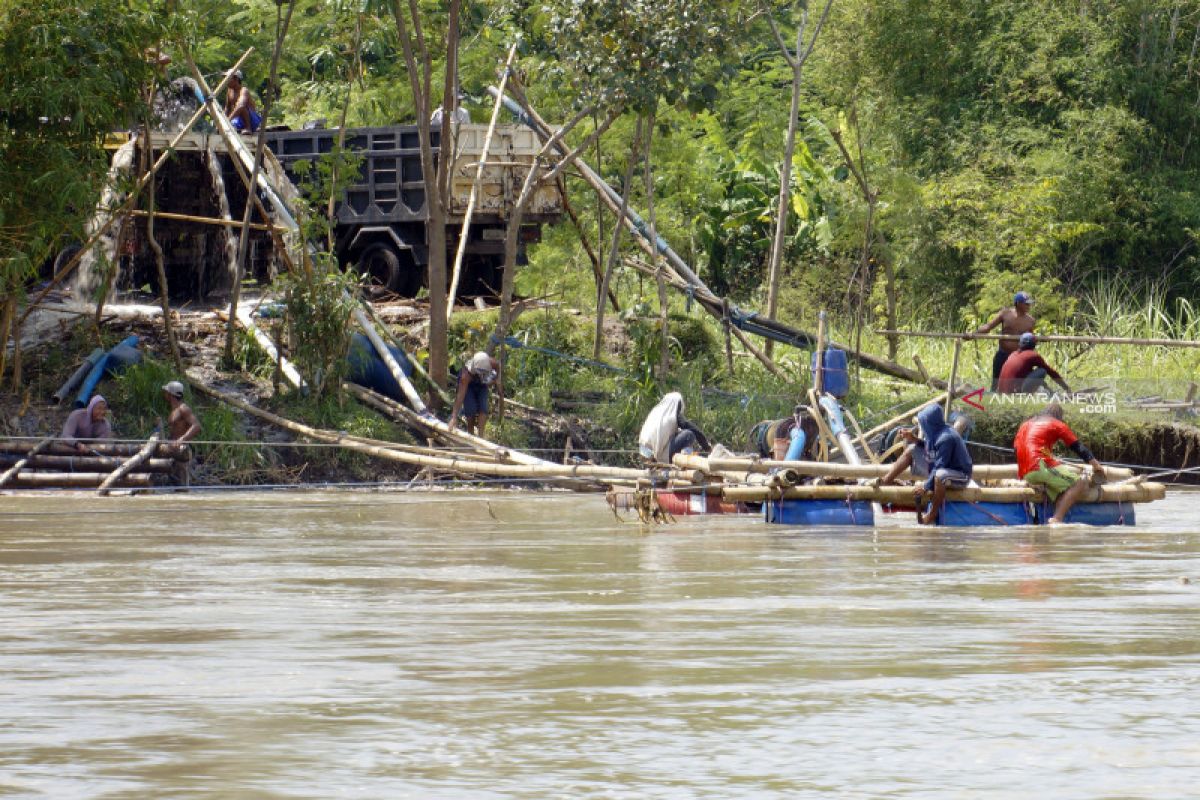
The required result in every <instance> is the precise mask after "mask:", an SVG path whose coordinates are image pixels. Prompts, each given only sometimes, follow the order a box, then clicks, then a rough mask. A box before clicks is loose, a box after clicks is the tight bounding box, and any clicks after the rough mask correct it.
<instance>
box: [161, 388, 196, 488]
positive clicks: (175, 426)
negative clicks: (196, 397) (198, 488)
mask: <svg viewBox="0 0 1200 800" xmlns="http://www.w3.org/2000/svg"><path fill="white" fill-rule="evenodd" d="M162 391H163V396H164V397H166V398H167V405H169V406H170V407H171V413H170V415H169V416H168V417H167V433H168V435H170V437H171V438H170V440H169V444H170V445H171V447H172V449H173V450H174V456H175V464H174V466H173V467H172V468H171V477H173V478H174V479H175V482H176V483H177V484H178V485H179V486H187V485H188V484H189V483H190V482H191V471H190V470H189V469H188V462H189V461H191V460H192V451H191V448H189V447H188V446H187V442H189V441H190V440H192V439H194V438H195V437H196V436H197V434H199V433H200V420H198V419H196V415H195V414H194V413H193V412H192V409H191V408H190V407H189V406H188V404H187V403H185V402H183V384H182V383H180V382H179V381H171V382H170V383H168V384H166V385H164V386H163V387H162Z"/></svg>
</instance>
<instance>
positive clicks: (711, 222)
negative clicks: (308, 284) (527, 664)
mask: <svg viewBox="0 0 1200 800" xmlns="http://www.w3.org/2000/svg"><path fill="white" fill-rule="evenodd" d="M417 5H418V7H419V8H420V10H421V12H422V14H423V18H424V20H425V25H426V29H425V35H426V36H427V37H428V39H429V41H437V40H438V39H437V37H438V36H439V35H440V30H441V27H443V26H444V25H445V14H444V8H443V4H441V3H438V2H435V1H434V0H421V2H419V3H417ZM768 6H769V11H770V13H773V14H774V16H775V18H776V19H779V20H781V21H782V22H783V24H784V26H785V28H786V26H787V25H788V24H791V25H793V26H794V25H795V24H796V23H797V21H798V19H799V14H800V10H801V8H802V7H803V0H797V2H795V3H792V4H788V3H786V2H785V3H780V2H772V3H769V4H762V5H757V4H752V3H732V4H731V3H728V2H720V3H718V2H716V1H715V0H673V1H672V2H670V3H650V2H640V0H638V1H635V0H625V1H623V2H601V1H600V0H572V1H571V2H566V1H565V0H547V1H546V2H536V3H535V2H531V0H488V2H480V1H476V2H468V3H465V4H464V7H463V19H462V26H463V30H462V46H461V52H460V63H461V67H460V83H461V85H462V87H463V89H464V90H465V91H466V93H467V95H468V100H467V106H468V107H469V108H470V109H471V111H472V113H473V114H474V118H475V119H476V120H480V119H483V118H486V116H487V114H488V113H489V111H490V101H489V98H487V97H486V95H485V93H484V92H483V89H484V87H486V86H487V85H489V84H491V83H493V82H494V79H495V71H496V69H497V66H498V65H499V64H500V63H501V62H502V61H503V58H504V54H505V51H506V50H507V47H508V45H509V43H510V42H512V41H515V40H518V39H519V40H520V41H521V42H522V46H521V50H520V56H519V58H518V64H519V67H518V74H519V75H520V77H521V78H522V79H523V84H524V86H525V88H526V91H527V93H528V95H529V97H530V99H531V100H532V102H533V104H534V105H535V107H537V108H539V110H540V111H541V112H542V115H543V116H544V117H546V118H547V119H551V120H555V119H558V120H561V119H566V118H567V117H568V116H569V115H570V113H571V112H572V110H574V109H577V108H579V107H582V106H583V105H585V104H587V103H598V104H599V108H600V109H601V110H600V111H598V112H597V119H599V118H600V117H601V116H602V114H603V110H604V108H605V103H615V102H617V101H618V98H619V100H620V102H622V103H623V104H624V105H625V106H626V107H627V108H628V109H629V110H628V111H627V113H626V117H625V118H624V119H623V120H621V121H620V122H618V123H617V124H616V125H614V126H612V128H611V129H610V130H609V131H608V132H607V133H606V134H605V135H604V137H602V139H601V141H600V143H599V144H598V145H597V146H596V147H595V148H592V149H591V150H589V152H588V153H587V154H586V155H585V160H587V161H588V162H589V163H590V164H591V166H593V167H594V168H596V169H597V170H598V171H599V172H600V173H601V174H602V175H603V176H604V177H605V178H606V179H608V180H609V181H610V182H611V183H613V184H617V183H618V182H619V181H620V176H621V175H622V174H623V172H624V169H625V166H626V162H627V160H628V159H629V157H630V156H629V148H630V142H631V140H632V136H631V132H632V129H633V117H634V114H635V113H646V112H647V111H648V110H650V109H653V111H654V119H655V121H656V129H655V135H654V138H653V152H652V164H653V172H654V191H655V195H656V197H655V208H656V216H657V220H656V224H657V227H658V229H659V231H660V232H661V234H662V235H663V236H664V238H666V239H667V240H668V241H670V242H671V243H672V245H673V246H674V248H675V249H676V250H677V251H679V252H680V254H681V255H682V256H683V257H684V259H685V260H687V261H689V262H690V263H691V264H693V265H694V266H695V267H696V268H697V270H698V271H699V272H700V273H701V275H702V276H703V277H705V279H706V280H709V281H711V283H712V285H713V287H714V288H715V289H717V290H719V291H722V292H728V293H729V294H730V295H731V296H732V297H733V298H734V299H735V300H737V301H738V302H739V303H743V304H745V305H748V306H751V307H757V306H759V305H761V302H762V294H763V289H762V282H763V281H764V280H765V265H766V261H767V258H768V253H769V248H770V236H771V229H772V214H773V213H774V209H773V198H774V196H775V194H776V192H777V187H778V180H779V178H778V175H779V170H778V165H779V160H780V157H781V151H782V144H783V134H784V131H785V130H786V127H787V115H788V93H789V90H790V71H789V70H788V68H787V65H786V64H785V63H784V62H783V59H782V57H781V55H780V53H779V51H778V48H777V46H776V44H775V40H774V38H773V36H772V35H771V33H770V31H769V29H768V27H767V25H766V22H765V14H766V13H767V11H768ZM406 7H407V6H406ZM170 8H172V9H173V10H174V14H173V15H170V18H171V19H172V24H175V25H177V26H178V27H179V28H180V30H182V31H183V34H182V36H183V38H184V39H185V40H186V41H187V42H188V45H189V50H190V51H191V52H192V53H193V54H194V55H195V56H196V58H197V60H198V61H199V63H200V67H201V69H202V71H204V72H206V73H217V72H219V71H220V70H222V69H224V68H225V67H226V66H227V65H228V64H230V63H232V62H233V61H234V60H235V59H236V58H237V57H238V56H239V55H240V54H241V53H242V52H244V51H245V49H246V48H248V47H250V46H254V47H255V48H256V51H255V54H254V55H253V56H252V57H251V58H250V60H249V61H248V62H247V63H246V66H245V72H246V74H247V78H248V80H247V84H248V85H249V86H250V87H251V88H253V89H254V90H255V91H257V92H258V93H260V94H261V93H262V92H263V91H265V90H266V89H267V87H266V85H265V79H266V76H267V66H268V61H269V54H270V52H271V51H272V45H273V35H274V30H275V28H274V20H275V15H276V4H275V3H274V2H273V0H177V2H175V3H173V4H172V5H171V6H170ZM3 9H4V11H3V13H4V16H3V20H2V23H3V33H4V35H3V42H4V45H3V50H2V51H0V53H2V54H0V59H2V60H3V69H4V75H5V78H4V80H3V82H0V87H2V88H0V91H2V92H3V97H0V101H2V102H0V108H3V109H4V111H3V112H2V113H3V114H4V117H3V119H4V122H5V124H4V125H3V126H0V127H2V129H0V136H2V137H3V139H0V156H2V157H3V158H4V159H5V165H6V166H5V168H6V171H7V174H6V176H5V192H4V198H3V202H2V204H0V213H2V214H3V216H2V217H0V232H3V234H4V239H3V242H0V244H2V245H3V246H4V247H5V248H6V249H5V250H4V253H3V254H0V255H2V256H3V257H4V258H6V259H13V258H14V257H15V258H18V259H21V258H25V259H34V258H38V257H40V256H41V255H42V254H43V253H44V252H45V248H44V244H45V242H46V241H47V240H48V239H50V238H53V237H54V236H55V235H56V234H57V233H58V232H59V231H61V230H62V228H63V227H64V226H63V224H62V217H63V214H64V213H65V212H67V211H68V210H70V209H74V210H75V211H76V212H78V210H79V209H84V208H87V207H88V206H87V203H86V202H85V198H84V196H85V194H86V193H87V192H88V191H94V177H95V171H96V158H97V156H96V153H95V151H94V150H89V149H87V148H88V147H91V146H92V145H94V143H95V137H96V135H97V131H98V129H99V128H102V127H105V126H108V127H118V126H119V124H120V121H121V120H122V119H123V118H124V117H125V116H126V115H127V114H128V113H129V111H128V110H127V109H128V108H132V107H133V106H134V105H135V104H136V98H137V92H138V85H139V81H144V80H145V79H147V77H148V74H147V69H148V66H147V64H146V62H145V59H144V58H142V51H143V49H144V48H145V47H149V46H152V45H154V44H156V43H157V37H159V36H160V34H159V33H157V32H155V31H154V29H153V26H152V25H151V24H150V22H149V20H150V19H151V18H153V17H155V15H154V14H152V13H151V12H152V11H159V12H161V11H162V10H163V9H159V8H151V7H150V6H147V5H145V4H144V3H142V2H138V1H137V0H89V2H88V3H78V2H71V0H52V1H51V2H48V3H43V2H38V3H36V4H35V3H33V2H32V1H31V0H5V5H4V6H3ZM35 12H36V13H35ZM392 14H393V7H392V4H391V3H389V2H384V1H383V0H354V1H353V2H351V1H350V0H336V1H334V2H325V1H324V0H322V1H321V2H318V1H317V0H297V4H296V15H295V18H294V20H293V27H292V30H291V32H290V33H289V38H288V41H287V42H286V44H285V47H284V59H283V62H282V65H281V79H280V90H281V97H280V100H279V102H278V103H277V104H276V105H275V109H276V111H275V114H274V116H275V119H273V120H272V122H287V123H289V124H293V125H299V124H300V123H302V122H304V121H306V120H309V119H314V118H324V119H326V120H327V121H328V122H329V124H336V121H337V120H339V119H340V118H341V117H342V114H343V112H344V113H345V118H346V119H347V121H348V123H349V124H351V125H356V124H357V125H361V124H386V123H390V122H397V121H411V120H412V111H411V109H412V102H411V98H409V97H408V96H407V95H408V93H407V86H408V82H407V79H406V76H405V73H404V62H403V59H402V58H401V57H400V54H399V51H398V46H399V45H398V42H397V34H396V28H395V25H394V23H393V21H392ZM160 16H161V15H160ZM101 21H102V23H103V24H102V25H101V24H100V22H101ZM783 34H784V36H785V38H786V37H787V36H788V35H789V32H788V31H787V30H784V31H783ZM1198 43H1200V0H1172V1H1171V2H1166V0H921V1H920V2H918V1H917V0H836V1H835V3H834V5H833V12H832V15H831V17H830V19H829V21H828V23H827V25H826V27H825V28H824V30H823V31H822V33H821V36H820V39H819V40H818V41H817V43H816V46H815V50H814V52H813V55H812V58H811V59H810V61H809V62H808V65H807V66H806V68H805V69H806V77H805V82H804V98H803V103H802V108H801V112H800V114H801V118H802V121H803V124H802V126H801V139H802V141H801V142H800V143H799V145H798V151H797V158H796V169H795V170H794V172H793V175H792V195H793V200H792V203H791V210H790V213H791V214H792V219H791V220H790V222H789V226H788V230H789V232H790V238H789V241H788V243H787V247H786V251H785V255H786V258H785V262H786V263H785V275H784V282H785V286H786V287H787V288H786V294H785V297H784V302H783V304H782V310H781V315H782V316H784V317H785V318H790V319H791V320H792V321H793V322H798V323H801V324H811V323H812V321H813V313H814V311H815V309H816V308H818V307H822V306H824V307H828V308H830V309H831V310H832V311H833V312H834V313H835V314H837V313H841V314H843V315H845V316H846V317H851V316H855V315H856V312H857V307H858V305H859V302H860V298H865V299H866V303H867V308H866V309H865V311H866V321H867V322H868V323H873V322H874V321H875V319H876V315H877V314H878V313H879V311H880V309H881V308H882V306H883V297H884V287H883V285H882V283H883V281H884V275H885V270H884V269H882V267H883V266H884V265H889V266H891V267H892V268H894V271H895V274H896V281H897V287H896V288H897V293H898V296H899V298H900V319H901V320H902V321H907V322H911V323H926V324H929V325H931V326H935V327H947V326H957V327H963V326H965V325H968V324H971V323H973V322H975V321H977V320H978V319H980V318H982V317H984V316H985V315H990V313H991V312H993V311H994V310H995V309H996V308H998V307H999V306H1000V305H1002V304H1003V303H1005V302H1006V300H1007V299H1009V298H1010V296H1011V294H1012V292H1013V291H1014V290H1015V289H1017V288H1024V289H1027V290H1029V291H1032V292H1033V293H1034V294H1035V295H1036V296H1037V298H1038V300H1039V304H1038V308H1039V311H1040V313H1041V314H1042V315H1043V316H1044V317H1046V318H1047V319H1048V320H1049V321H1051V322H1060V323H1063V324H1069V323H1070V322H1071V321H1072V314H1073V313H1074V312H1075V310H1076V308H1075V303H1074V301H1073V300H1072V298H1073V297H1075V296H1077V295H1078V294H1079V293H1080V292H1081V291H1083V290H1085V289H1087V288H1089V287H1094V286H1096V285H1098V284H1103V283H1104V282H1105V281H1110V280H1111V279H1112V278H1113V277H1114V276H1120V278H1121V279H1122V281H1123V285H1125V286H1127V287H1130V291H1131V292H1133V293H1139V292H1142V293H1146V294H1150V293H1154V294H1155V296H1166V297H1168V298H1175V297H1184V298H1189V299H1190V298H1192V297H1193V295H1194V289H1193V287H1194V285H1195V283H1196V280H1197V279H1198V278H1200V261H1198V260H1197V256H1196V236H1195V229H1196V227H1197V219H1200V200H1198V199H1197V197H1196V191H1195V188H1194V185H1195V176H1196V174H1197V166H1200V161H1198V159H1200V144H1197V143H1196V142H1195V139H1196V138H1197V122H1198V121H1200V48H1198ZM179 45H180V43H179V42H175V43H173V44H168V45H167V49H168V50H173V51H174V52H176V53H177V54H180V55H181V54H182V48H181V47H180V46H179ZM443 62H444V54H442V55H438V54H435V55H434V69H435V70H436V69H438V68H439V67H438V65H439V64H441V63H443ZM183 63H184V60H183V59H182V58H177V59H176V64H174V65H172V70H178V71H179V72H183V71H184V67H183V66H182V64H183ZM610 107H611V106H610ZM586 127H587V126H583V129H581V131H580V132H579V134H578V135H577V136H578V138H580V139H581V138H582V137H583V136H585V135H586V133H587V130H586ZM835 136H836V137H840V138H841V140H842V141H843V142H844V143H845V145H846V147H847V151H848V152H849V153H850V154H851V156H852V158H853V159H854V160H855V162H856V165H857V166H858V167H859V168H860V169H861V172H862V174H863V175H864V176H865V178H866V180H867V181H868V182H869V184H870V187H871V188H872V189H874V190H875V191H877V192H878V198H879V203H878V206H877V208H876V218H875V219H874V226H875V233H874V235H873V236H872V241H871V242H870V246H869V248H868V249H869V251H870V256H871V257H870V258H869V259H867V260H864V259H862V258H861V255H862V252H863V236H864V230H865V217H866V202H865V200H864V197H863V193H862V192H861V191H860V187H859V186H857V185H856V184H855V180H854V179H853V178H852V172H851V171H850V170H848V169H847V165H846V163H845V159H844V155H843V152H842V151H841V150H840V149H839V148H838V147H837V146H835ZM32 153H36V154H37V158H36V159H34V158H32V157H31V154H32ZM635 183H636V182H635ZM51 187H53V190H50V189H51ZM568 188H569V190H570V191H571V194H572V200H573V201H574V205H575V207H576V208H577V209H578V211H579V214H580V217H581V222H582V224H583V226H584V229H585V230H586V231H588V235H589V237H590V238H591V240H592V241H593V243H594V244H595V247H596V248H597V249H599V250H601V251H603V249H604V248H605V246H606V242H607V240H608V238H609V234H608V233H606V231H611V224H612V220H611V217H610V216H607V215H605V214H601V213H600V211H599V210H598V204H597V203H596V202H595V201H594V199H593V198H592V197H591V196H590V195H589V190H587V189H586V187H585V186H584V185H583V184H582V183H580V182H576V181H574V180H569V181H568ZM641 193H642V190H641V189H636V190H635V191H634V192H633V195H634V197H633V202H634V205H635V207H640V208H644V207H645V198H644V197H642V196H641ZM626 246H627V247H631V246H630V245H626ZM579 252H580V248H579V244H578V239H577V236H576V235H575V234H574V232H573V231H569V232H568V233H565V234H562V235H550V236H547V237H546V241H545V243H544V244H542V245H541V246H540V247H538V248H535V249H534V251H533V252H532V262H533V263H532V266H531V267H529V268H525V269H524V271H523V274H522V275H521V277H520V279H519V287H520V290H521V291H524V292H526V293H531V294H532V293H537V292H556V293H562V294H565V295H568V296H575V297H579V298H581V299H585V300H586V299H588V298H589V297H590V298H591V302H594V291H595V290H594V288H589V287H590V284H591V281H592V278H591V270H590V268H588V267H587V262H586V260H585V259H582V258H581V257H580V255H579ZM861 264H866V268H867V269H868V270H869V271H870V272H869V274H867V275H862V274H861V273H860V272H858V270H859V269H860V265H861ZM565 266H571V267H575V266H578V267H579V269H573V270H571V271H566V270H564V269H563V268H564V267H565ZM617 286H618V290H619V291H620V292H621V294H622V295H623V296H625V298H626V300H627V304H632V303H636V302H637V301H638V300H640V299H643V298H642V297H641V295H643V294H644V295H645V297H646V298H647V299H648V298H650V296H651V293H652V292H653V285H652V282H647V281H645V280H643V279H642V278H640V277H638V276H637V275H636V274H634V273H632V272H622V273H621V274H619V275H618V284H617ZM581 287H582V288H581Z"/></svg>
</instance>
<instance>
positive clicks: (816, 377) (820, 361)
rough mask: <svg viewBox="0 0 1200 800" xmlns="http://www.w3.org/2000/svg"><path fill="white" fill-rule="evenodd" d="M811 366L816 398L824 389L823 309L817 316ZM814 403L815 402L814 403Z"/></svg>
mask: <svg viewBox="0 0 1200 800" xmlns="http://www.w3.org/2000/svg"><path fill="white" fill-rule="evenodd" d="M815 355H816V358H815V359H814V362H815V363H814V365H813V389H815V390H816V392H817V397H820V396H821V392H822V391H824V389H825V309H821V311H820V312H819V313H818V314H817V350H816V354H815ZM814 402H815V401H814Z"/></svg>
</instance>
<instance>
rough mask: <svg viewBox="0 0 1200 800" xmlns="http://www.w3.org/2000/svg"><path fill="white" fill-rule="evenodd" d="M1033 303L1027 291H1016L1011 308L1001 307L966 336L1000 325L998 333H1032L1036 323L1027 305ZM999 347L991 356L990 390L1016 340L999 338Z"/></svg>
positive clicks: (997, 378)
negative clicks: (989, 318) (984, 322)
mask: <svg viewBox="0 0 1200 800" xmlns="http://www.w3.org/2000/svg"><path fill="white" fill-rule="evenodd" d="M1032 305H1033V298H1032V297H1030V296H1029V293H1028V292H1017V293H1016V294H1015V295H1014V296H1013V305H1012V308H1002V309H1000V311H999V312H998V313H997V314H996V316H994V317H992V319H991V321H989V322H988V323H987V324H986V325H981V326H979V327H978V328H976V329H975V330H973V331H971V332H970V333H969V334H967V338H968V339H970V338H971V337H972V336H977V335H979V334H982V333H988V332H990V331H992V330H993V329H995V327H996V326H997V325H999V326H1000V333H1002V334H1004V335H1006V336H1020V335H1021V334H1022V333H1033V326H1034V325H1036V324H1037V320H1036V319H1035V318H1034V317H1032V316H1030V314H1029V307H1030V306H1032ZM998 344H999V347H998V348H997V349H996V355H994V356H992V391H993V392H994V391H996V388H997V386H998V385H999V382H1000V370H1001V368H1003V367H1004V362H1005V361H1007V360H1008V357H1009V356H1010V355H1012V354H1013V353H1015V352H1016V351H1017V342H1016V341H1015V340H1013V339H1001V340H1000V341H999V342H998Z"/></svg>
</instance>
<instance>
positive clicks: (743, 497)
mask: <svg viewBox="0 0 1200 800" xmlns="http://www.w3.org/2000/svg"><path fill="white" fill-rule="evenodd" d="M1166 493H1167V487H1166V486H1165V485H1164V484H1161V483H1139V484H1120V485H1116V484H1114V485H1112V486H1093V487H1091V488H1089V489H1088V490H1087V491H1086V492H1085V493H1084V495H1083V497H1082V498H1081V499H1080V500H1079V502H1080V503H1149V502H1152V501H1154V500H1162V499H1163V498H1164V497H1166ZM721 496H722V497H724V498H725V499H726V500H728V501H731V502H743V503H745V502H756V501H758V502H762V501H766V500H852V501H853V500H860V501H868V502H873V503H890V504H893V505H912V503H913V501H914V497H913V490H912V487H911V486H863V485H856V484H851V485H845V486H791V487H779V486H748V487H736V486H735V487H729V488H726V489H725V490H724V491H723V492H722V493H721ZM1043 498H1044V495H1043V494H1042V492H1040V491H1038V490H1036V489H1031V488H1028V487H1015V486H1014V487H980V488H968V489H949V490H947V492H946V500H947V501H950V502H965V503H1036V502H1041V500H1042V499H1043Z"/></svg>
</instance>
